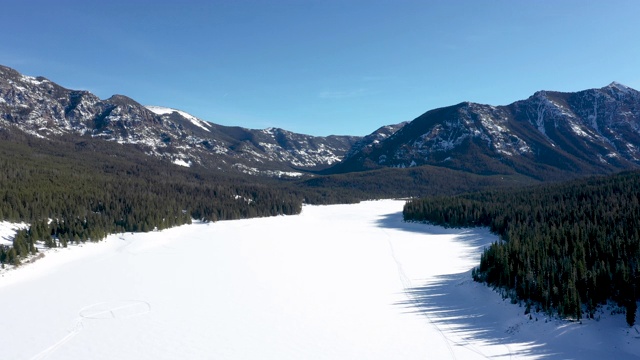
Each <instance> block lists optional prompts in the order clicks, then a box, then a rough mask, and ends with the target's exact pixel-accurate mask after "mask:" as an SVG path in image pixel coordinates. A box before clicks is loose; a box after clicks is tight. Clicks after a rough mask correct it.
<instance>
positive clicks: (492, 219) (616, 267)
mask: <svg viewBox="0 0 640 360" xmlns="http://www.w3.org/2000/svg"><path fill="white" fill-rule="evenodd" d="M404 218H405V220H408V221H428V222H431V223H434V224H438V225H444V226H452V227H469V226H488V227H490V228H491V230H492V231H494V232H496V233H497V234H498V235H500V239H501V240H500V241H498V242H496V243H494V244H492V245H491V246H490V247H489V248H487V249H486V250H485V251H484V253H483V255H482V258H481V261H480V266H479V267H478V268H476V269H475V270H474V272H473V275H474V278H475V279H476V280H477V281H482V282H486V283H488V284H490V285H492V286H495V287H498V288H502V289H506V290H508V292H509V293H510V295H511V296H512V297H513V298H514V299H520V300H524V301H526V302H527V304H528V307H529V306H531V305H535V306H538V307H540V308H541V309H542V310H546V311H557V312H558V313H559V314H560V315H561V316H564V317H569V318H575V319H580V318H582V316H583V311H582V310H583V309H586V316H589V317H592V316H593V314H594V311H595V309H596V307H597V305H598V304H604V303H605V302H606V301H607V300H609V299H612V300H615V301H617V302H618V303H619V304H620V305H622V306H625V307H626V310H627V321H628V323H629V324H630V325H632V324H633V323H634V322H635V314H636V307H637V306H636V301H637V300H638V289H639V287H638V286H639V285H640V277H639V275H640V274H639V266H640V172H626V173H620V174H617V175H613V176H608V177H595V178H590V179H588V180H580V181H573V182H569V183H565V184H556V185H544V186H536V187H531V188H524V189H518V190H509V191H499V190H495V191H488V192H481V193H476V194H469V195H460V196H454V197H430V198H424V199H419V200H412V201H409V202H407V204H406V205H405V208H404Z"/></svg>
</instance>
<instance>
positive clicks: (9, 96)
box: [0, 66, 360, 175]
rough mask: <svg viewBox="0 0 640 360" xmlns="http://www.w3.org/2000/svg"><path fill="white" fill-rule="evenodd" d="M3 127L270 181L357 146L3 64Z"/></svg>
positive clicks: (0, 104) (330, 160)
mask: <svg viewBox="0 0 640 360" xmlns="http://www.w3.org/2000/svg"><path fill="white" fill-rule="evenodd" d="M0 127H2V128H15V129H19V130H21V131H24V132H25V133H28V134H30V135H33V136H37V137H45V138H56V139H58V140H60V141H64V139H65V135H68V134H75V135H81V136H84V137H86V138H87V139H102V140H106V141H111V142H116V143H119V144H132V145H135V146H136V147H137V148H138V149H139V150H140V151H142V152H144V153H145V154H147V155H151V156H156V157H160V158H163V159H167V160H169V161H172V162H174V163H176V164H180V165H185V166H190V165H192V164H199V165H202V166H205V167H208V168H213V169H220V170H223V171H240V172H245V173H251V174H265V175H283V174H291V175H294V174H299V172H298V171H299V170H300V169H303V170H317V169H322V168H324V167H327V166H330V165H332V164H334V163H336V162H338V161H339V160H340V159H342V157H343V156H344V154H345V153H346V152H347V151H348V150H349V149H350V148H351V146H352V145H353V144H354V143H355V142H357V141H358V140H360V137H356V136H327V137H317V136H310V135H303V134H296V133H292V132H289V131H286V130H282V129H273V128H271V129H265V130H252V129H245V128H241V127H228V126H222V125H216V124H212V123H209V122H206V121H203V120H201V119H198V118H196V117H194V116H192V115H190V114H188V113H186V112H183V111H179V110H174V109H169V108H163V107H157V106H149V107H145V106H142V105H141V104H139V103H137V102H136V101H135V100H133V99H130V98H128V97H126V96H123V95H114V96H112V97H111V98H109V99H106V100H101V99H99V98H98V97H96V96H95V95H93V94H91V93H90V92H88V91H76V90H69V89H66V88H64V87H62V86H60V85H57V84H55V83H53V82H51V81H49V80H47V79H46V78H43V77H37V78H34V77H30V76H25V75H22V74H20V73H18V72H17V71H15V70H13V69H10V68H7V67H3V66H0Z"/></svg>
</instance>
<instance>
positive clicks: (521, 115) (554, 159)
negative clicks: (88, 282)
mask: <svg viewBox="0 0 640 360" xmlns="http://www.w3.org/2000/svg"><path fill="white" fill-rule="evenodd" d="M639 147H640V92H638V91H636V90H634V89H632V88H629V87H627V86H624V85H622V84H619V83H615V82H614V83H611V84H609V85H607V86H605V87H603V88H600V89H589V90H584V91H579V92H575V93H562V92H554V91H538V92H536V93H535V94H534V95H532V96H531V97H529V98H528V99H525V100H520V101H517V102H514V103H512V104H510V105H506V106H491V105H482V104H476V103H471V102H463V103H460V104H457V105H453V106H449V107H444V108H439V109H434V110H431V111H428V112H426V113H424V114H423V115H421V116H419V117H418V118H416V119H415V120H413V121H411V122H410V123H409V124H408V125H406V126H404V127H403V128H402V129H400V130H398V131H397V132H396V133H394V134H393V135H391V136H389V137H388V138H387V139H384V140H383V141H380V142H378V143H376V144H372V145H371V146H370V147H368V148H364V149H361V150H359V151H355V152H350V153H349V156H348V157H347V158H346V159H345V160H344V161H343V162H341V163H340V164H337V165H336V166H334V167H332V168H331V169H329V170H328V171H327V172H329V173H331V172H333V173H343V172H351V171H362V170H368V169H375V168H380V167H412V166H420V165H425V164H428V165H436V166H444V167H448V168H452V169H458V170H465V171H470V172H474V173H479V174H500V173H505V174H509V173H514V172H516V173H520V174H525V175H527V176H531V177H534V178H538V179H541V180H545V179H553V178H558V177H560V178H561V177H565V176H570V175H571V174H574V175H585V174H600V173H610V172H613V171H618V170H622V169H630V168H635V167H638V166H639V165H640V149H639Z"/></svg>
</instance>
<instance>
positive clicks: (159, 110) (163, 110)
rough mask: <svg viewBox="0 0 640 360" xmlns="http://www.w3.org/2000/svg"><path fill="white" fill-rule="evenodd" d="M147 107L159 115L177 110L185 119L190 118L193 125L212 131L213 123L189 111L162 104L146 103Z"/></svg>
mask: <svg viewBox="0 0 640 360" xmlns="http://www.w3.org/2000/svg"><path fill="white" fill-rule="evenodd" d="M145 107H146V108H147V109H149V110H150V111H152V112H153V113H155V114H158V115H166V114H171V113H174V112H176V113H178V114H180V115H182V117H184V118H185V119H187V120H189V121H190V122H191V123H192V124H193V125H195V126H197V127H199V128H201V129H202V130H205V131H208V132H211V130H210V129H209V126H211V125H209V123H207V122H206V121H203V120H200V119H198V118H197V117H195V116H193V115H191V114H189V113H187V112H184V111H182V110H176V109H171V108H167V107H162V106H154V105H146V106H145Z"/></svg>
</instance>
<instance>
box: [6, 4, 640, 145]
mask: <svg viewBox="0 0 640 360" xmlns="http://www.w3.org/2000/svg"><path fill="white" fill-rule="evenodd" d="M639 16H640V1H635V0H630V1H615V0H613V1H584V0H580V1H577V0H576V1H562V0H559V1H552V0H535V1H534V0H531V1H520V0H517V1H516V0H508V1H491V0H487V1H480V0H470V1H426V0H424V1H403V0H396V1H377V0H370V1H355V0H353V1H351V0H320V1H306V0H289V1H283V0H273V1H268V0H254V1H244V0H226V1H189V0H184V1H167V0H154V1H146V0H127V1H122V0H109V1H94V0H82V1H75V0H56V1H51V0H38V1H35V0H3V2H2V6H1V8H0V23H1V24H2V29H3V30H2V35H1V40H0V64H3V65H6V66H10V67H13V68H15V69H17V70H18V71H20V72H22V73H24V74H27V75H32V76H38V75H42V76H45V77H47V78H49V79H50V80H52V81H55V82H57V83H59V84H60V85H62V86H65V87H67V88H71V89H85V90H89V91H91V92H93V93H95V94H96V95H98V96H99V97H100V98H108V97H109V96H111V95H112V94H123V95H127V96H129V97H131V98H133V99H135V100H137V101H138V102H140V103H142V104H145V105H161V106H167V107H173V108H177V109H181V110H184V111H187V112H189V113H191V114H193V115H195V116H198V117H200V118H202V119H204V120H208V121H211V122H214V123H218V124H223V125H238V126H243V127H248V128H258V129H260V128H266V127H281V128H284V129H287V130H291V131H295V132H300V133H305V134H312V135H329V134H349V135H366V134H368V133H370V132H372V131H374V130H376V129H377V128H378V127H380V126H383V125H387V124H394V123H398V122H401V121H407V120H412V119H414V118H415V117H417V116H419V115H420V114H422V113H423V112H425V111H427V110H430V109H433V108H437V107H442V106H448V105H453V104H457V103H459V102H462V101H473V102H479V103H487V104H492V105H504V104H508V103H511V102H513V101H516V100H520V99H524V98H527V97H529V96H530V95H532V94H533V93H534V92H535V91H537V90H558V91H576V90H583V89H587V88H596V87H602V86H605V85H607V84H609V83H610V82H612V81H618V82H621V83H623V84H625V85H628V86H631V87H633V88H636V89H640V23H639V22H638V18H639Z"/></svg>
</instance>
